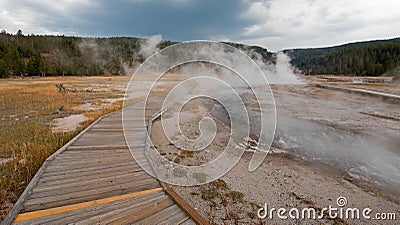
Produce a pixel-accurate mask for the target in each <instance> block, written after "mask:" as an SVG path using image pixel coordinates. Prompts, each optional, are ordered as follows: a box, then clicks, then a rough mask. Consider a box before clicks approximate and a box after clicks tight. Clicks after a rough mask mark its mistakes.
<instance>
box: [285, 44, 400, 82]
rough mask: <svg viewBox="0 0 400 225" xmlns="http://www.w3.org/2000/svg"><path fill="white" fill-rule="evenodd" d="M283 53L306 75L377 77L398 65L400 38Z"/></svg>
mask: <svg viewBox="0 0 400 225" xmlns="http://www.w3.org/2000/svg"><path fill="white" fill-rule="evenodd" d="M284 52H285V53H287V54H289V56H291V58H292V59H291V63H292V65H294V66H296V67H297V68H299V69H300V70H301V71H302V72H303V73H305V74H307V75H315V74H336V75H355V76H379V75H382V74H384V73H386V72H388V71H391V70H393V69H395V68H396V67H398V66H400V38H395V39H390V40H379V41H367V42H358V43H350V44H346V45H341V46H335V47H329V48H311V49H294V50H285V51H284Z"/></svg>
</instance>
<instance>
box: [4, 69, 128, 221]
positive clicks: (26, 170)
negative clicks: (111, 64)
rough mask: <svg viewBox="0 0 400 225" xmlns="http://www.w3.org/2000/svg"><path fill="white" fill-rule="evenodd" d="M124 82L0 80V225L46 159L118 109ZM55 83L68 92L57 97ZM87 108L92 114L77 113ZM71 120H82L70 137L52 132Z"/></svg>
mask: <svg viewBox="0 0 400 225" xmlns="http://www.w3.org/2000/svg"><path fill="white" fill-rule="evenodd" d="M129 78H130V77H129V76H118V77H117V76H114V77H49V78H36V79H31V78H25V79H6V80H0V124H1V125H0V190H1V191H0V205H1V208H0V220H1V219H2V218H4V217H5V215H6V214H7V212H8V211H9V210H10V209H11V208H12V206H13V203H15V202H16V201H17V199H18V197H19V196H20V194H21V193H22V192H23V190H24V189H25V187H26V186H27V185H28V183H29V181H30V180H31V179H32V177H33V176H34V175H35V173H36V171H37V170H38V169H39V168H40V166H41V165H42V163H43V162H44V160H45V159H46V158H47V157H48V156H50V155H51V154H52V153H53V152H55V151H56V150H57V149H59V148H60V147H61V146H63V145H64V144H65V143H67V142H68V141H69V140H70V139H71V138H73V137H74V136H75V135H76V134H77V133H78V132H79V131H80V130H82V129H84V128H85V127H86V126H88V125H89V124H90V123H91V122H93V121H94V120H96V119H97V118H99V117H100V116H102V115H104V114H107V113H109V112H112V111H115V110H118V109H120V108H121V107H122V97H123V94H124V91H125V86H126V84H127V83H128V81H129ZM60 83H62V84H63V85H64V87H66V88H68V89H69V90H70V91H67V92H65V93H64V94H63V93H61V92H60V91H59V90H58V89H57V88H56V84H60ZM88 104H89V105H90V106H92V108H89V109H85V108H84V107H80V106H82V105H88ZM62 106H63V107H62ZM59 108H62V110H61V111H57V109H59ZM74 114H83V115H84V116H85V117H86V118H87V120H86V121H85V122H83V123H81V124H80V127H79V128H78V129H77V130H75V131H73V132H67V133H54V132H52V130H51V126H50V124H51V121H52V120H54V119H56V118H61V117H67V116H69V115H74Z"/></svg>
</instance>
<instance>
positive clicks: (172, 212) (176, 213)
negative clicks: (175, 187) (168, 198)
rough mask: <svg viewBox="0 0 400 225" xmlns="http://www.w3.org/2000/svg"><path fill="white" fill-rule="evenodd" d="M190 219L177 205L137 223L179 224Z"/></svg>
mask: <svg viewBox="0 0 400 225" xmlns="http://www.w3.org/2000/svg"><path fill="white" fill-rule="evenodd" d="M187 219H188V216H187V215H186V214H185V213H184V212H183V211H182V210H181V209H180V208H179V207H178V206H177V205H175V204H173V205H171V206H170V207H168V208H166V209H163V210H161V211H158V212H156V213H154V214H153V215H150V216H149V217H146V218H144V219H142V220H139V221H137V222H136V223H138V224H158V225H161V224H179V223H182V222H184V221H185V220H187Z"/></svg>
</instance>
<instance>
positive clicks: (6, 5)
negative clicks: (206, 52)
mask: <svg viewBox="0 0 400 225" xmlns="http://www.w3.org/2000/svg"><path fill="white" fill-rule="evenodd" d="M399 9H400V1H398V0H386V1H381V0H351V1H349V0H335V1H329V0H220V1H218V0H125V1H123V0H116V1H106V0H92V1H91V0H13V1H10V0H0V29H5V30H6V31H7V32H10V33H15V32H16V31H17V30H18V29H21V30H22V31H23V33H25V34H31V33H34V34H64V35H77V36H136V37H148V36H151V35H156V34H160V35H162V37H163V39H168V40H174V41H185V40H199V39H201V40H205V39H208V40H224V41H227V40H229V41H237V42H242V43H246V44H256V45H261V46H263V47H266V48H268V49H270V50H273V51H276V50H282V49H288V48H295V47H319V46H330V45H336V44H342V43H347V42H352V41H360V40H371V39H384V38H392V37H398V36H400V11H399Z"/></svg>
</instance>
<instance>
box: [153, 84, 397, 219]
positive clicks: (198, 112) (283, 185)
mask: <svg viewBox="0 0 400 225" xmlns="http://www.w3.org/2000/svg"><path fill="white" fill-rule="evenodd" d="M366 86H367V85H366ZM377 86H379V87H381V86H380V85H371V86H368V87H370V88H371V89H374V90H376V91H381V92H384V91H386V90H387V89H376V87H377ZM382 86H383V87H386V86H385V85H382ZM389 86H390V85H389ZM390 88H391V89H393V90H396V89H399V86H398V85H397V86H395V87H392V86H390ZM272 90H273V93H274V97H275V100H276V105H277V115H278V118H277V119H278V121H277V131H276V136H275V140H274V143H273V147H272V149H271V153H270V154H269V155H268V156H267V158H266V159H265V160H264V162H263V163H262V165H261V166H260V167H259V168H258V169H257V170H255V171H254V172H249V171H248V165H249V160H250V157H251V153H250V152H247V153H245V154H244V156H243V157H242V159H241V160H240V161H239V163H238V164H237V165H236V166H235V167H234V168H233V169H232V170H231V171H229V172H228V173H227V174H225V175H224V176H223V177H221V178H220V179H219V180H217V181H214V182H212V183H209V184H206V185H201V186H194V187H180V186H175V187H174V189H175V190H176V191H177V193H179V194H180V195H182V196H183V197H184V198H185V199H186V200H187V201H188V202H189V203H190V204H191V205H192V206H193V207H194V208H195V209H197V210H198V211H199V212H200V213H201V214H202V215H203V216H205V217H206V218H207V219H208V220H209V221H210V222H211V223H213V224H265V223H266V224H270V223H272V224H377V223H378V224H396V223H398V219H399V218H397V220H395V221H393V220H392V221H390V220H387V221H383V220H380V221H377V220H367V219H361V220H356V219H345V218H343V219H340V218H337V219H332V218H329V217H328V216H327V215H326V213H324V214H325V216H324V217H323V218H322V219H316V220H291V219H287V220H282V219H279V218H277V214H276V212H275V214H274V216H273V219H269V218H266V219H259V218H258V217H257V210H258V209H259V208H260V207H262V206H264V204H265V203H267V204H268V207H269V209H270V208H272V207H274V208H281V207H283V208H285V209H287V210H289V209H290V208H292V207H295V208H297V209H299V210H301V209H303V208H306V207H309V208H310V207H311V208H314V209H315V210H316V212H317V213H319V214H320V213H321V209H323V208H324V207H328V206H329V205H331V206H332V207H337V203H336V200H337V198H339V197H340V196H343V197H345V198H346V199H347V202H348V203H347V205H346V207H357V208H358V209H360V211H361V210H362V209H364V208H367V207H368V208H371V209H372V213H371V214H370V215H371V217H372V218H373V217H375V216H376V213H381V212H386V213H396V214H397V217H399V213H400V207H399V203H400V200H399V199H400V192H399V190H400V185H399V183H398V180H399V175H400V173H399V169H400V168H399V164H398V163H399V160H400V157H399V156H400V149H399V148H398V146H400V140H399V136H400V122H399V119H400V111H399V107H398V105H396V104H393V103H387V102H383V101H381V100H380V99H379V98H374V97H370V96H362V95H358V94H351V93H345V92H340V91H333V90H327V89H322V88H317V87H315V86H314V85H313V84H302V85H272ZM190 104H191V105H190ZM212 105H213V103H212V102H207V101H200V100H199V101H197V102H193V103H189V104H188V105H187V106H185V107H186V108H184V109H183V115H184V116H182V117H181V118H180V126H181V129H182V131H183V133H184V134H185V135H186V136H187V137H189V138H196V137H198V135H199V130H198V127H197V125H198V122H199V121H200V119H201V118H203V117H204V116H211V117H212V116H213V115H212V114H211V113H210V111H211V106H212ZM376 115H381V116H376ZM217 119H218V118H217ZM216 121H218V120H216ZM217 128H218V132H217V137H216V139H215V140H214V142H213V143H212V144H211V145H210V146H209V147H208V148H207V150H206V151H204V152H196V153H193V152H188V151H183V150H180V149H177V148H176V147H175V146H173V145H172V144H170V142H169V141H168V140H167V139H166V137H165V135H164V134H163V132H162V125H161V122H160V121H159V120H158V121H155V123H154V124H153V129H152V141H153V144H154V145H155V147H156V148H157V149H158V150H159V151H160V153H161V154H162V155H164V156H165V157H166V158H168V159H169V160H171V161H174V162H176V163H179V164H183V165H189V166H190V165H198V164H201V163H204V162H207V161H209V160H212V159H213V158H215V157H217V156H218V155H219V154H220V152H222V151H223V148H224V147H225V144H226V141H227V139H228V137H229V132H228V128H229V127H226V126H224V125H223V124H221V123H220V122H218V123H217ZM344 209H345V208H344Z"/></svg>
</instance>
